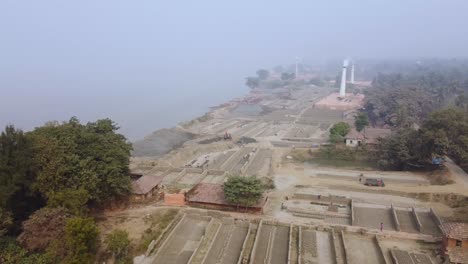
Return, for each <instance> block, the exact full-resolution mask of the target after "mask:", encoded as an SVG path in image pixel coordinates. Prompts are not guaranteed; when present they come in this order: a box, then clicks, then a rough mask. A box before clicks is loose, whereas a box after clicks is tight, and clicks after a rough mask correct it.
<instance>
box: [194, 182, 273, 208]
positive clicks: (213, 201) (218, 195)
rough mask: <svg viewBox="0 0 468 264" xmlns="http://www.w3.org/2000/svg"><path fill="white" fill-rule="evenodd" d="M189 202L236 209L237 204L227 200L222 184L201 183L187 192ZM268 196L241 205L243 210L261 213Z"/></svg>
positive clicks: (200, 205) (204, 205) (204, 206)
mask: <svg viewBox="0 0 468 264" xmlns="http://www.w3.org/2000/svg"><path fill="white" fill-rule="evenodd" d="M186 200H187V204H188V205H190V206H194V207H200V208H205V209H214V210H225V211H236V210H237V209H238V207H237V205H235V204H231V203H229V202H227V201H226V199H225V197H224V188H223V185H222V184H214V183H200V184H198V185H196V186H195V187H193V188H192V189H191V190H190V191H189V192H188V193H187V194H186ZM266 200H267V199H266V197H262V198H260V200H259V201H258V202H257V204H255V205H252V206H249V207H247V208H246V207H241V208H240V210H241V211H243V212H251V213H261V212H262V211H263V206H264V205H265V203H266Z"/></svg>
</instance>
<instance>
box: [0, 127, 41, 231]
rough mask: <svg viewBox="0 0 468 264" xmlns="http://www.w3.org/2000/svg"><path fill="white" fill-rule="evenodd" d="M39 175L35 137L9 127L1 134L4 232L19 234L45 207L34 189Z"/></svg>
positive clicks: (0, 212) (0, 199)
mask: <svg viewBox="0 0 468 264" xmlns="http://www.w3.org/2000/svg"><path fill="white" fill-rule="evenodd" d="M36 174H37V166H36V164H35V163H34V158H33V148H32V140H31V138H29V137H28V136H26V135H25V134H24V133H23V132H22V131H21V130H17V129H15V128H14V127H13V126H7V127H6V128H5V131H3V132H2V133H1V134H0V233H5V232H6V231H11V232H13V233H16V232H18V231H19V229H20V228H19V227H20V225H21V222H22V221H23V220H25V219H27V218H28V216H29V215H30V214H31V213H32V212H33V211H34V210H36V209H38V208H39V207H41V206H42V205H43V201H42V199H41V198H40V197H39V196H38V194H37V193H36V192H34V190H33V188H32V185H33V183H34V181H35V178H36ZM12 229H13V230H12Z"/></svg>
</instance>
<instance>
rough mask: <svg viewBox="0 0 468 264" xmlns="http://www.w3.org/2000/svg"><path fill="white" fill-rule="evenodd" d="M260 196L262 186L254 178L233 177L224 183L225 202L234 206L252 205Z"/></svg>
mask: <svg viewBox="0 0 468 264" xmlns="http://www.w3.org/2000/svg"><path fill="white" fill-rule="evenodd" d="M262 194H263V185H262V183H261V181H260V180H259V179H257V178H256V177H255V176H250V177H242V176H233V177H230V178H229V179H228V180H227V181H226V182H225V183H224V195H225V197H226V200H227V201H228V202H230V203H233V204H236V205H242V206H251V205H254V204H255V203H256V202H257V201H258V199H260V197H262Z"/></svg>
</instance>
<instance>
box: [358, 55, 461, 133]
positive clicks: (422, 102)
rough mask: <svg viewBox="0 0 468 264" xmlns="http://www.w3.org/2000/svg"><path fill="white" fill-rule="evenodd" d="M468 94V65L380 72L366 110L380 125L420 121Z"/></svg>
mask: <svg viewBox="0 0 468 264" xmlns="http://www.w3.org/2000/svg"><path fill="white" fill-rule="evenodd" d="M464 94H465V95H466V94H468V66H467V65H465V64H463V63H455V62H454V63H452V64H450V63H449V64H447V63H442V62H440V63H439V64H437V63H434V64H431V65H430V66H426V67H423V66H419V67H417V68H415V69H412V70H411V71H408V72H405V74H400V73H389V74H381V73H380V74H377V76H376V77H375V78H374V80H373V82H372V88H371V89H368V90H367V91H366V104H365V110H366V111H367V113H368V116H369V119H370V121H371V122H372V123H373V124H374V125H377V126H384V125H386V126H390V127H405V126H409V125H412V124H414V123H416V124H420V123H421V122H422V121H424V120H425V119H426V118H427V117H428V116H429V114H430V113H431V112H432V111H435V110H438V109H440V108H442V107H446V106H448V105H451V104H452V105H453V104H454V103H457V102H459V103H462V101H463V99H464V98H465V97H464Z"/></svg>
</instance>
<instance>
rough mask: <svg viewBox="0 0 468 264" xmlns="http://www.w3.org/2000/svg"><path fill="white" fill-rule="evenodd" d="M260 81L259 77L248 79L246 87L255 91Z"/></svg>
mask: <svg viewBox="0 0 468 264" xmlns="http://www.w3.org/2000/svg"><path fill="white" fill-rule="evenodd" d="M259 84H260V80H259V79H258V78H257V77H247V79H246V81H245V85H247V87H249V88H250V89H255V88H257V87H258V86H259Z"/></svg>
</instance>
